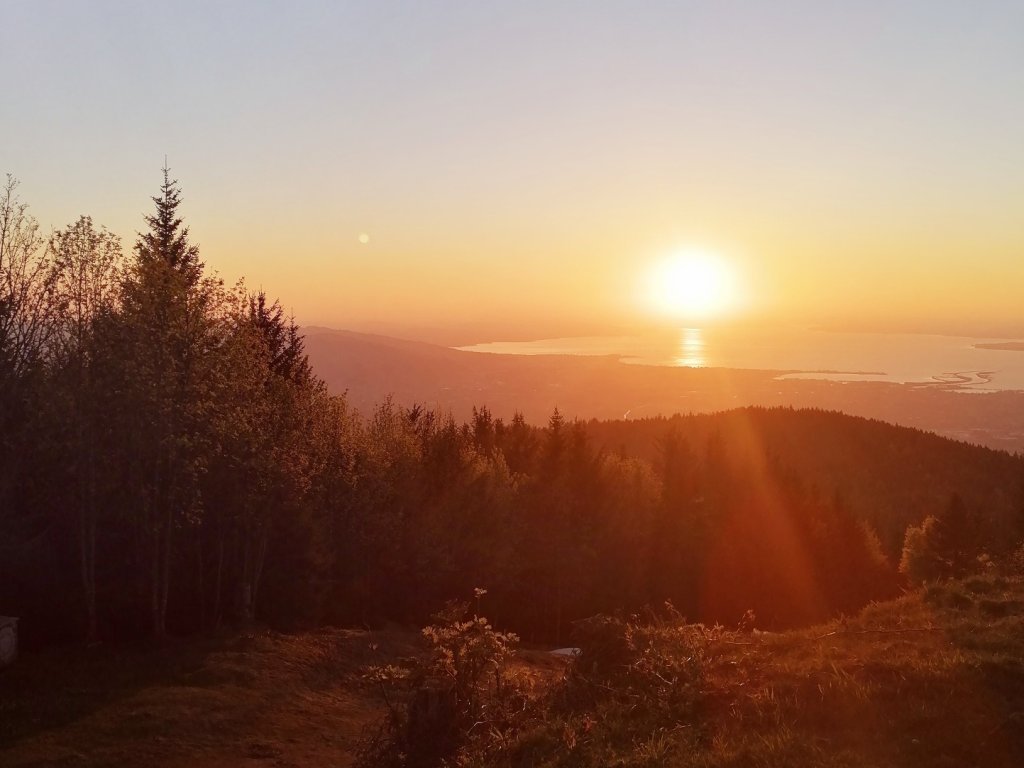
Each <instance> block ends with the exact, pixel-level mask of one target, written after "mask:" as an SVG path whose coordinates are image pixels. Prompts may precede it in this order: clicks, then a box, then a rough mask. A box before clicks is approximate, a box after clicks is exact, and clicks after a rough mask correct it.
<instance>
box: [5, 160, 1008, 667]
mask: <svg viewBox="0 0 1024 768" xmlns="http://www.w3.org/2000/svg"><path fill="white" fill-rule="evenodd" d="M180 202H181V198H180V195H179V191H178V187H177V185H176V183H175V182H173V181H172V180H171V179H170V177H169V176H168V175H167V174H166V172H165V176H164V183H163V185H162V187H161V189H160V193H159V194H158V195H157V197H155V198H154V203H155V210H154V213H153V214H152V215H151V216H149V217H147V218H146V230H145V232H144V233H143V234H142V235H140V237H139V239H138V241H137V242H136V243H135V247H134V249H133V252H132V253H131V255H129V256H125V255H124V254H123V253H122V250H121V246H120V242H119V241H118V239H117V238H116V237H114V236H113V235H111V234H110V233H109V232H107V231H106V230H103V229H102V228H99V227H96V226H94V225H93V223H92V221H91V220H90V219H88V218H85V217H83V218H82V219H80V220H79V221H78V222H76V223H74V224H72V225H71V226H69V227H67V228H66V229H64V230H60V231H58V232H57V233H55V234H54V235H53V236H52V237H50V238H43V237H42V236H41V235H40V233H39V228H38V225H37V224H36V223H35V221H34V220H33V219H32V218H31V216H29V214H28V212H27V209H26V207H25V206H24V205H23V204H22V203H20V202H19V201H18V199H17V195H16V186H15V184H14V183H13V182H11V183H9V184H8V186H7V187H6V191H5V192H4V193H3V196H2V198H0V214H2V220H0V226H2V235H3V237H2V239H0V248H2V251H0V268H2V271H3V275H4V280H3V281H2V284H0V288H2V290H3V293H2V294H0V310H2V311H0V364H2V367H0V405H2V410H0V420H2V425H0V426H2V429H0V435H2V443H0V451H2V456H0V458H2V461H0V612H2V613H4V614H11V615H17V616H20V617H21V618H22V623H21V631H22V638H23V640H24V642H25V644H26V646H27V647H32V646H34V645H39V644H42V643H46V642H54V641H67V640H71V639H75V638H83V639H87V640H96V639H103V640H126V639H132V640H136V639H143V638H151V639H156V640H161V639H163V638H164V637H165V636H166V635H168V634H179V635H180V634H189V633H199V632H205V631H211V630H215V629H218V628H220V627H223V626H229V625H234V626H245V625H248V624H250V623H251V622H253V621H260V622H264V623H266V624H269V625H272V626H274V627H279V628H296V627H314V626H321V625H325V624H334V625H353V624H363V623H369V624H374V623H376V622H383V621H387V620H393V621H400V622H417V623H418V622H422V621H424V620H425V619H426V618H427V616H428V615H429V614H430V613H431V612H432V611H433V610H434V609H436V608H437V607H438V606H440V605H442V604H443V603H444V602H445V601H446V600H448V599H451V598H453V597H457V596H464V595H466V594H469V593H470V592H471V591H472V590H473V588H475V587H480V588H484V589H486V590H488V591H489V595H488V605H489V614H490V615H491V617H492V618H493V619H495V620H496V621H497V622H499V623H500V624H501V625H502V626H504V627H507V628H509V629H513V630H516V631H518V632H520V633H522V634H523V635H524V636H525V637H526V638H527V639H534V640H544V641H551V642H564V640H565V637H566V636H567V630H568V627H569V625H570V623H571V622H572V621H574V620H576V619H580V618H583V617H586V616H590V615H592V614H595V613H599V612H613V611H627V612H628V611H633V610H638V609H640V608H642V607H643V606H645V605H661V604H662V603H663V602H664V601H666V600H669V601H671V602H672V603H673V604H674V606H675V608H676V610H678V611H679V612H680V613H681V614H682V615H684V616H687V617H689V618H690V619H692V620H701V621H706V622H710V623H714V622H723V623H726V624H736V623H738V622H740V621H749V616H750V612H753V614H754V615H756V617H757V622H758V625H759V626H762V627H785V626H794V625H804V624H807V623H809V622H812V621H816V620H821V619H825V618H828V617H830V616H833V615H836V614H838V613H841V612H851V611H854V610H856V609H858V608H860V607H861V606H863V605H865V604H866V603H867V602H868V601H871V600H874V599H878V598H882V597H886V596H891V595H894V594H896V593H897V592H898V591H899V589H900V587H901V585H902V583H903V576H902V575H901V574H900V573H899V572H898V570H897V567H898V564H899V560H900V555H901V552H900V549H901V544H902V541H903V536H904V532H905V530H906V529H907V527H908V525H911V524H913V525H914V526H917V525H918V524H922V521H924V519H925V518H926V516H929V515H932V516H935V518H936V521H937V522H936V523H935V524H934V525H932V524H929V525H930V526H931V527H927V530H924V527H923V528H922V529H921V531H922V532H921V535H920V536H918V537H917V538H916V539H914V540H915V541H919V542H925V543H926V544H927V545H928V546H927V547H924V545H921V546H918V547H917V550H915V552H917V554H921V553H922V552H923V553H924V554H925V555H927V557H925V558H924V560H923V561H922V562H926V564H928V563H930V565H928V567H929V568H933V569H934V568H938V569H942V568H947V567H948V568H954V565H955V567H956V568H960V567H961V566H962V564H963V563H964V562H967V561H971V560H973V559H975V558H976V557H977V556H978V555H980V554H982V553H987V554H989V555H991V556H993V557H1000V556H1002V555H1003V554H1005V553H1006V552H1008V551H1009V549H1010V548H1011V546H1012V545H1013V544H1014V543H1015V542H1016V541H1018V540H1019V539H1020V538H1021V536H1020V528H1019V526H1018V523H1019V522H1020V515H1019V511H1020V509H1021V504H1020V495H1019V493H1018V486H1017V483H1018V480H1019V478H1020V476H1021V469H1020V462H1019V460H1017V459H1015V458H1012V457H1011V456H1009V455H1008V454H1002V453H996V452H993V451H987V450H983V449H977V448H969V447H967V446H965V445H962V444H956V443H952V442H950V441H946V440H942V439H940V438H937V437H934V436H929V435H925V434H923V433H919V432H915V431H911V430H905V429H898V428H895V427H891V426H888V425H885V424H881V423H876V422H867V421H864V420H861V419H854V418H851V417H847V416H842V415H839V414H831V413H824V412H818V411H814V412H798V411H797V412H795V411H791V410H782V409H777V410H767V411H766V410H756V409H744V410H739V411H731V412H727V413H722V414H718V415H714V416H702V417H686V418H677V419H671V420H651V421H640V422H629V423H624V422H617V423H600V422H592V423H587V424H585V423H582V422H570V421H567V420H565V419H564V418H563V417H562V415H561V414H560V413H558V411H555V412H554V413H553V414H551V416H550V419H549V421H548V424H547V426H546V427H544V428H538V427H534V426H531V425H529V424H528V423H527V422H526V420H525V419H524V418H523V417H522V416H521V415H516V416H514V417H513V418H511V419H507V420H506V419H500V418H496V417H495V416H494V415H492V413H491V412H490V411H489V410H488V409H487V407H485V406H484V405H483V404H481V406H480V407H479V408H478V409H474V411H473V414H472V418H470V419H468V420H456V419H454V418H453V417H452V416H450V415H449V414H447V413H444V412H440V411H437V410H434V409H431V408H428V407H423V406H408V405H400V404H398V403H396V402H393V401H391V400H384V401H383V402H380V403H378V404H377V405H376V406H375V407H373V408H369V409H364V411H363V412H362V413H356V412H354V411H353V410H352V408H351V407H350V405H349V403H348V402H347V401H346V398H345V397H344V396H343V395H332V394H330V393H329V392H328V391H327V388H326V387H325V386H324V385H323V383H322V382H321V380H320V379H319V378H318V377H317V376H316V375H315V373H314V372H313V370H312V368H311V366H310V364H309V361H308V358H307V354H306V351H305V347H304V341H303V338H302V336H301V333H300V332H299V329H298V328H297V327H296V325H295V324H294V323H293V322H292V321H290V320H289V319H288V318H287V317H285V315H284V313H283V312H282V310H281V308H280V305H279V304H278V303H276V302H275V301H273V300H272V299H270V298H268V297H267V296H266V295H265V294H264V293H263V292H258V293H253V292H250V291H248V290H246V289H245V288H244V286H242V285H239V286H237V287H235V288H231V289H229V288H227V287H226V285H225V283H224V281H223V280H222V279H220V278H218V277H216V276H215V275H212V274H210V273H209V271H208V270H206V269H205V267H204V265H203V263H202V262H201V261H200V258H199V251H198V248H197V247H196V246H195V245H194V244H192V243H191V241H190V239H189V233H188V230H187V228H186V227H185V226H184V224H183V222H182V220H181V217H180V215H179V212H178V207H179V205H180ZM452 354H453V355H454V354H455V353H454V352H453V353H452ZM343 362H344V361H339V363H338V364H339V365H342V364H343ZM393 375H394V376H395V377H397V378H400V377H401V372H400V371H399V370H398V369H396V370H395V371H394V374H393ZM954 493H957V494H959V496H957V497H953V496H952V494H954ZM960 499H962V501H961V500H960ZM968 534H969V535H968ZM880 535H881V537H882V539H881V540H880V539H879V536H880ZM912 538H913V537H912ZM950 541H955V542H956V547H957V551H956V553H955V557H953V554H951V552H950V551H947V550H949V547H951V546H952V545H951V544H949V542H950ZM922 547H923V548H922ZM919 559H920V558H919ZM915 562H916V561H915ZM744 617H748V618H746V619H745V618H744Z"/></svg>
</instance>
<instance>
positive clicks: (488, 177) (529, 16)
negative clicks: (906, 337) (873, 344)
mask: <svg viewBox="0 0 1024 768" xmlns="http://www.w3.org/2000/svg"><path fill="white" fill-rule="evenodd" d="M0 8H2V12H0V18H2V25H0V61H2V62H3V66H4V72H5V75H6V76H5V77H4V91H5V93H4V97H3V108H2V112H0V172H10V173H12V174H14V175H15V176H17V177H18V178H20V179H21V180H22V186H21V189H20V191H21V195H22V198H23V199H24V200H25V201H26V202H28V203H29V204H30V205H31V209H32V212H33V213H34V214H35V215H36V217H37V218H38V219H39V220H40V221H41V223H42V224H43V225H44V227H47V228H49V227H51V226H52V227H59V226H62V225H64V224H66V223H69V222H70V221H72V220H74V219H75V218H76V217H77V216H78V215H79V214H80V213H88V214H91V215H92V216H93V217H94V219H95V220H96V221H98V222H101V223H104V224H106V225H107V226H108V227H109V228H110V229H112V230H114V231H116V232H118V233H119V234H121V235H122V236H123V237H124V238H125V240H126V244H130V242H131V241H132V240H133V238H134V232H135V231H137V230H138V229H139V228H141V226H142V215H143V214H144V213H146V212H148V210H149V201H148V196H149V195H151V194H153V193H155V191H156V188H157V186H158V184H159V181H160V176H159V168H160V166H161V165H162V163H163V158H164V155H165V154H166V155H167V156H168V158H169V162H170V165H171V167H172V170H173V174H174V175H175V176H176V177H177V178H178V179H179V180H180V181H181V184H182V188H183V192H184V197H185V204H184V206H183V212H184V214H185V216H186V218H187V221H188V223H189V224H190V226H191V230H192V234H193V239H194V240H195V241H196V242H198V243H199V244H200V246H201V248H202V254H203V257H204V259H205V261H206V262H207V264H208V266H210V267H213V268H215V269H217V270H218V271H220V272H221V273H222V274H223V275H225V276H226V277H228V278H231V279H232V280H233V279H234V278H236V277H238V276H241V275H244V276H246V278H247V280H248V282H249V284H250V285H252V286H254V287H257V286H263V287H264V288H266V289H267V290H268V292H270V293H272V294H275V295H279V296H280V297H281V299H282V300H283V302H284V303H285V304H286V305H287V306H290V307H293V308H294V311H295V313H296V315H297V317H298V319H299V321H300V322H303V323H318V324H328V325H334V326H338V327H342V326H345V325H352V324H355V323H361V322H365V321H374V320H377V321H389V322H393V323H396V324H401V323H405V324H408V325H417V324H420V325H434V326H442V325H446V324H467V323H492V324H493V323H498V324H506V325H508V324H515V323H520V322H524V323H525V322H526V321H527V320H528V321H529V323H530V324H531V327H541V326H545V325H546V326H547V327H550V328H551V329H552V331H555V330H557V329H559V328H563V327H565V324H566V323H574V324H577V325H579V326H580V327H583V326H586V325H587V324H593V325H595V326H597V325H601V324H629V323H633V322H637V321H639V320H641V319H642V312H640V311H639V310H638V307H637V302H636V297H635V295H636V286H637V285H638V284H639V282H640V281H641V279H642V275H643V273H644V272H645V271H646V270H647V268H648V265H649V264H651V263H652V262H654V261H657V260H658V259H659V258H661V257H663V256H664V255H665V254H666V253H669V252H671V251H672V250H673V249H675V248H678V247H683V246H697V247H702V248H705V249H709V250H712V251H715V252H718V253H720V254H722V255H723V256H724V257H726V258H728V259H729V260H730V261H731V262H732V263H733V264H734V266H735V267H736V269H737V271H738V273H739V274H740V275H741V279H742V281H743V283H744V286H745V293H746V297H747V304H746V312H745V315H743V317H746V318H747V319H750V320H763V319H765V318H772V319H776V320H778V319H782V320H791V321H797V322H813V323H827V324H840V325H841V324H848V325H853V326H858V327H865V326H870V327H877V328H884V327H891V328H913V329H916V330H944V331H961V332H965V333H972V332H973V333H982V334H990V335H994V334H996V333H1002V334H1006V335H1012V334H1021V333H1024V313H1022V312H1021V307H1022V305H1024V140H1022V137H1024V3H1022V2H1020V0H1013V1H1012V2H977V1H972V2H967V1H966V0H963V1H961V2H945V1H942V0H927V1H921V2H829V1H828V0H814V1H813V2H811V1H809V0H808V1H806V2H784V1H781V0H780V1H778V2H727V1H722V0H718V1H715V2H710V1H709V2H682V1H678V2H648V3H641V2H622V3H617V2H592V1H591V2H579V3H557V2H515V3H500V4H499V3H490V2H479V0H477V1H476V2H435V3H413V2H408V3H392V2H365V3H344V2H291V3H288V4H285V3H275V4H269V3H261V2H252V1H251V0H249V1H247V2H176V3H159V4H158V3H143V2H137V1H134V0H133V1H132V2H127V1H125V2H73V1H72V0H63V1H62V2H48V1H46V0H0ZM363 233H365V234H367V235H369V238H370V240H369V243H366V244H363V243H360V242H359V237H360V235H361V234H363ZM741 319H742V318H741ZM506 335H507V334H506Z"/></svg>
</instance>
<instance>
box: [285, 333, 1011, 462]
mask: <svg viewBox="0 0 1024 768" xmlns="http://www.w3.org/2000/svg"><path fill="white" fill-rule="evenodd" d="M303 332H304V333H305V338H306V350H307V352H308V354H309V358H310V361H311V362H312V364H313V367H314V370H315V371H316V372H317V374H318V375H319V376H321V377H322V378H323V379H324V381H325V382H326V383H327V385H328V387H329V388H330V390H331V391H333V392H337V393H339V394H340V393H342V392H345V393H347V396H348V399H349V401H350V403H351V404H352V405H353V406H354V407H355V408H357V409H358V410H360V411H362V412H364V413H366V412H369V411H371V410H372V409H373V407H374V406H375V405H376V404H377V403H379V402H381V401H382V400H383V399H384V398H386V397H388V396H389V395H390V396H391V397H392V398H393V399H394V400H395V401H396V402H398V403H400V404H404V405H412V404H415V403H419V404H423V405H426V406H430V407H437V408H440V409H441V410H445V411H449V412H451V413H452V415H453V416H455V417H456V418H457V419H467V418H469V416H470V415H471V414H472V409H473V407H474V406H482V405H486V406H487V407H488V408H490V410H491V411H492V412H493V413H494V414H495V415H496V416H499V417H502V418H505V419H508V418H511V416H512V414H513V413H515V412H516V411H518V412H521V413H522V414H523V415H524V416H525V418H526V419H527V421H529V422H531V423H533V424H543V423H545V422H546V421H547V419H548V417H549V416H550V415H551V412H552V411H553V410H554V409H555V408H556V407H557V408H559V409H560V410H561V411H562V413H563V414H564V415H565V416H567V417H568V418H570V419H571V418H581V419H590V418H596V419H621V418H629V419H636V418H644V417H651V416H658V415H664V416H671V415H672V414H675V413H683V414H685V413H708V412H714V411H723V410H729V409H732V408H736V407H741V406H746V405H761V406H793V407H799V408H805V407H811V408H821V409H825V410H836V411H842V412H844V413H849V414H852V415H857V416H864V417H868V418H875V419H880V420H882V421H886V422H889V423H892V424H899V425H903V426H909V427H916V428H919V429H925V430H929V431H933V432H936V433H938V434H940V435H943V436H946V437H951V438H954V439H958V440H965V441H968V442H972V443H977V444H980V445H985V446H988V447H992V448H998V449H1004V450H1009V451H1024V393H1022V392H994V393H989V394H962V393H957V392H952V391H948V390H942V389H938V388H935V387H921V386H916V385H910V384H907V385H902V384H890V383H883V382H848V383H844V382H831V381H817V380H811V379H790V380H778V379H777V378H776V377H777V375H778V373H779V372H778V371H758V370H730V369H720V368H670V367H658V366H643V365H625V364H622V363H620V362H619V360H618V359H617V358H616V357H614V356H595V357H584V356H572V355H536V356H529V355H497V354H489V353H483V352H469V351H464V350H457V349H452V348H450V347H444V346H439V345H436V344H429V343H426V342H421V341H409V340H405V339H398V338H394V337H390V336H381V335H376V334H368V333H358V332H354V331H345V330H334V329H328V328H322V327H316V326H310V327H307V328H304V329H303Z"/></svg>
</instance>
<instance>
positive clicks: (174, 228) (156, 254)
mask: <svg viewBox="0 0 1024 768" xmlns="http://www.w3.org/2000/svg"><path fill="white" fill-rule="evenodd" d="M163 174H164V183H163V184H161V185H160V194H159V195H157V196H155V197H153V202H154V203H155V204H156V213H154V214H153V215H151V216H147V217H146V224H147V225H148V226H149V231H148V232H145V233H142V234H140V235H139V240H138V242H137V243H136V244H135V253H136V255H137V256H138V259H139V261H140V262H143V263H144V262H148V261H154V260H157V261H162V262H163V263H165V264H166V265H167V266H168V267H170V268H171V269H173V270H174V271H175V272H177V273H179V274H181V275H182V276H183V277H184V278H185V280H186V283H187V284H188V286H189V287H194V286H195V285H196V284H197V283H198V282H199V280H200V278H201V277H202V274H203V264H202V262H201V261H199V247H198V246H195V245H192V244H191V243H190V242H189V240H188V227H185V226H182V224H183V222H182V219H181V218H180V217H179V216H178V214H177V211H178V206H179V205H181V190H180V189H179V188H178V182H177V180H172V179H171V169H170V168H168V167H167V165H166V164H165V165H164V167H163Z"/></svg>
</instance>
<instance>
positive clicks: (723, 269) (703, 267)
mask: <svg viewBox="0 0 1024 768" xmlns="http://www.w3.org/2000/svg"><path fill="white" fill-rule="evenodd" d="M647 301H649V302H650V305H651V306H652V307H653V308H654V309H655V310H656V311H657V312H659V313H660V314H663V315H668V316H670V317H672V318H677V319H694V320H704V319H708V318H711V317H718V316H721V315H722V314H725V313H726V312H728V311H730V310H732V309H733V308H734V307H735V305H736V303H737V290H736V281H735V278H734V276H733V272H732V269H731V268H730V266H729V264H727V263H726V262H725V261H724V260H723V259H722V258H721V257H719V256H717V255H716V254H713V253H710V252H707V251H699V250H685V251H681V252H678V253H676V254H675V255H673V256H672V257H670V258H668V259H666V260H665V261H662V262H660V263H658V264H656V265H655V266H654V267H653V268H652V269H651V271H650V274H649V276H648V295H647Z"/></svg>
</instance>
